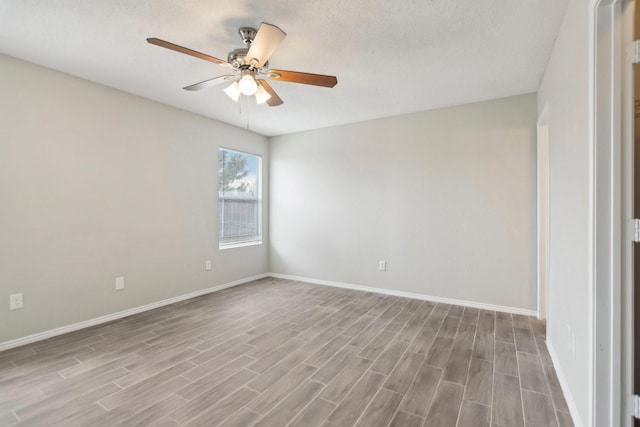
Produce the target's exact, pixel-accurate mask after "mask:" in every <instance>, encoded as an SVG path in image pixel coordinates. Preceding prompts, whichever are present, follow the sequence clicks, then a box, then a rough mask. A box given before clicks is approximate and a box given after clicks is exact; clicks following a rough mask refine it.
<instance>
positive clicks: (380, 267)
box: [378, 261, 387, 271]
mask: <svg viewBox="0 0 640 427" xmlns="http://www.w3.org/2000/svg"><path fill="white" fill-rule="evenodd" d="M386 269H387V261H380V262H379V263H378V270H380V271H385V270H386Z"/></svg>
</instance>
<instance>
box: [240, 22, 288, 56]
mask: <svg viewBox="0 0 640 427" xmlns="http://www.w3.org/2000/svg"><path fill="white" fill-rule="evenodd" d="M286 35H287V34H286V33H285V32H284V31H282V30H281V29H280V28H278V27H276V26H275V25H271V24H266V23H264V22H263V23H262V24H260V28H258V33H257V34H256V36H255V38H254V39H253V42H252V43H251V47H250V48H249V52H247V56H246V59H247V60H248V61H251V60H252V59H253V58H255V59H256V60H257V61H258V64H257V65H256V67H262V66H263V65H264V63H265V62H267V60H268V59H269V57H270V56H271V54H273V52H275V50H276V49H277V48H278V46H279V45H280V42H281V41H282V39H284V38H285V37H286Z"/></svg>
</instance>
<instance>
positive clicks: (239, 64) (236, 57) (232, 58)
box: [227, 47, 269, 73]
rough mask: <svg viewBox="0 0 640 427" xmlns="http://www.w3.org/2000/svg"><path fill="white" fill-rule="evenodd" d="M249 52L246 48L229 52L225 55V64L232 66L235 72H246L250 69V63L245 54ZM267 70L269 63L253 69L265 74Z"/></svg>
mask: <svg viewBox="0 0 640 427" xmlns="http://www.w3.org/2000/svg"><path fill="white" fill-rule="evenodd" d="M248 52H249V48H247V47H239V48H238V49H234V50H232V51H231V52H229V55H227V62H228V63H229V64H231V65H233V68H235V69H237V70H246V69H247V68H250V65H251V64H250V61H249V60H248V59H247V53H248ZM268 69H269V61H267V62H265V63H264V65H263V66H262V67H260V68H255V70H256V71H258V72H260V73H266V72H267V70H268Z"/></svg>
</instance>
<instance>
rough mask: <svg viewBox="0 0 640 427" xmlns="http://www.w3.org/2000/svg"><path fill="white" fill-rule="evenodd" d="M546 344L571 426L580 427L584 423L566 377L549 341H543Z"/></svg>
mask: <svg viewBox="0 0 640 427" xmlns="http://www.w3.org/2000/svg"><path fill="white" fill-rule="evenodd" d="M545 341H546V342H547V349H548V350H549V355H550V356H551V361H552V362H553V368H554V369H555V370H556V374H557V375H558V381H559V382H560V388H562V393H563V394H564V398H565V400H566V401H567V406H568V407H569V412H570V414H571V418H572V419H573V424H574V425H575V427H582V426H583V425H584V423H583V422H582V419H581V418H580V414H579V413H578V407H577V406H576V402H575V400H573V395H572V394H571V390H570V389H569V384H568V383H567V377H565V376H564V372H563V371H562V368H561V367H560V362H559V361H558V355H557V354H556V351H555V349H554V348H553V345H552V344H551V341H549V340H545Z"/></svg>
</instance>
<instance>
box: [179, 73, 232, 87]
mask: <svg viewBox="0 0 640 427" xmlns="http://www.w3.org/2000/svg"><path fill="white" fill-rule="evenodd" d="M236 77H237V76H236V75H234V74H227V75H224V76H220V77H214V78H213V79H209V80H205V81H203V82H200V83H196V84H192V85H190V86H187V87H184V88H183V89H184V90H202V89H207V88H209V87H212V86H215V85H219V84H220V83H224V82H228V81H229V80H233V79H235V78H236Z"/></svg>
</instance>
